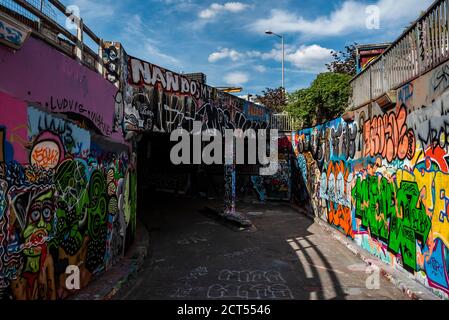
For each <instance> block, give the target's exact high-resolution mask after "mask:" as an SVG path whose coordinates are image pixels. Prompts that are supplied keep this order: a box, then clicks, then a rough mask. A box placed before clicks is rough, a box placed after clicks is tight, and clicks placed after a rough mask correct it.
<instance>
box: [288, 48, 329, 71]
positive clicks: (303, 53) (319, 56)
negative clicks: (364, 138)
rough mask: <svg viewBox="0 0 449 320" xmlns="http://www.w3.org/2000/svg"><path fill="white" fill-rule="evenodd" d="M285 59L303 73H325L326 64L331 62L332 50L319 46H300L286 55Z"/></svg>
mask: <svg viewBox="0 0 449 320" xmlns="http://www.w3.org/2000/svg"><path fill="white" fill-rule="evenodd" d="M285 59H286V60H287V61H289V62H291V63H292V64H293V65H295V66H296V67H297V68H298V69H300V70H303V71H305V72H312V73H319V72H324V71H326V63H329V62H331V61H332V50H330V49H327V48H323V47H320V46H319V45H316V44H314V45H311V46H302V47H300V48H299V49H297V50H296V51H294V52H290V53H288V54H287V55H286V57H285Z"/></svg>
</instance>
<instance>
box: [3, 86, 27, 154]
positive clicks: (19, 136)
mask: <svg viewBox="0 0 449 320" xmlns="http://www.w3.org/2000/svg"><path fill="white" fill-rule="evenodd" d="M0 78H1V77H0ZM12 110H14V111H12ZM0 119H1V123H0V126H1V125H6V124H7V125H8V127H7V128H5V127H3V129H4V130H3V132H4V135H5V136H4V140H3V141H2V142H1V143H2V146H1V148H0V152H3V155H0V156H2V158H4V159H5V160H6V161H8V160H9V159H15V160H16V161H18V162H20V163H25V162H27V160H28V151H27V150H26V144H27V108H26V104H25V103H24V102H23V101H20V100H17V99H14V98H11V97H10V96H8V95H6V94H4V93H2V92H0Z"/></svg>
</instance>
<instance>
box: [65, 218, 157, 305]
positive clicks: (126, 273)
mask: <svg viewBox="0 0 449 320" xmlns="http://www.w3.org/2000/svg"><path fill="white" fill-rule="evenodd" d="M149 254H150V235H149V232H148V230H147V228H146V227H145V225H144V224H143V223H142V222H141V221H139V220H138V221H137V230H136V238H135V240H134V244H133V245H132V246H131V247H130V248H129V250H128V253H127V254H126V255H125V256H124V257H123V258H122V259H121V260H120V261H119V262H117V263H116V264H114V265H113V266H112V268H111V269H109V270H108V271H106V272H105V273H104V274H102V275H101V276H100V277H98V278H97V279H95V280H94V281H92V282H91V283H89V284H88V285H87V287H85V288H83V289H81V290H80V291H79V292H77V293H75V294H73V295H71V296H70V297H68V298H67V300H111V299H112V298H113V297H114V296H115V295H116V294H117V293H118V292H119V290H120V289H121V288H123V286H124V285H126V284H127V283H129V282H130V281H131V280H132V279H133V278H134V276H135V275H136V274H137V273H138V272H139V271H140V270H141V269H142V267H143V264H144V262H145V259H146V258H147V257H148V256H149Z"/></svg>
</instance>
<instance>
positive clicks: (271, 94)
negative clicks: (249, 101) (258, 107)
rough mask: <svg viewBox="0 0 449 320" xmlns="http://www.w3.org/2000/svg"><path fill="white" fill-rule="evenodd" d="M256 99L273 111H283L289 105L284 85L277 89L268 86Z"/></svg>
mask: <svg viewBox="0 0 449 320" xmlns="http://www.w3.org/2000/svg"><path fill="white" fill-rule="evenodd" d="M256 101H257V102H258V103H260V104H263V105H264V106H265V107H267V108H268V109H270V110H272V111H273V112H283V111H284V110H285V106H286V105H287V97H286V95H285V93H284V89H282V87H279V88H276V89H271V88H267V89H266V90H264V91H262V95H257V97H256Z"/></svg>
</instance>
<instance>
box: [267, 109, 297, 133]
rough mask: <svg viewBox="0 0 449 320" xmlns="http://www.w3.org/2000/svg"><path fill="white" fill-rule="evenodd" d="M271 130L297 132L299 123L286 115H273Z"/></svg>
mask: <svg viewBox="0 0 449 320" xmlns="http://www.w3.org/2000/svg"><path fill="white" fill-rule="evenodd" d="M270 127H271V129H277V130H279V131H284V132H289V131H295V130H299V128H300V124H299V121H298V120H296V119H295V118H293V117H292V116H290V115H288V114H286V113H275V114H272V115H271V125H270Z"/></svg>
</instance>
